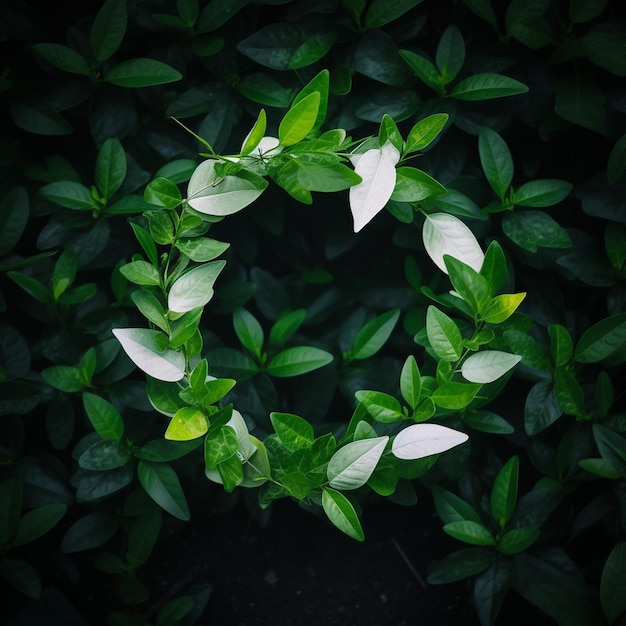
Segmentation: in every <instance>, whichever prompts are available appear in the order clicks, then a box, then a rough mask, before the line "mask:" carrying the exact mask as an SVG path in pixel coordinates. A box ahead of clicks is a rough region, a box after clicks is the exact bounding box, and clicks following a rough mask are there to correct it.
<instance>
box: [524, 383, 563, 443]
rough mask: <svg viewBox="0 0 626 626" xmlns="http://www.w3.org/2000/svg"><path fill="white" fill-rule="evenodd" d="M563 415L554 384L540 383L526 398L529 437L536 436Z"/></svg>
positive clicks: (525, 409) (525, 412)
mask: <svg viewBox="0 0 626 626" xmlns="http://www.w3.org/2000/svg"><path fill="white" fill-rule="evenodd" d="M562 414H563V411H562V410H561V408H560V407H559V405H558V404H557V401H556V397H555V395H554V389H553V386H552V383H551V382H549V381H541V382H538V383H536V384H535V385H534V386H533V387H532V389H531V390H530V392H529V393H528V395H527V396H526V403H525V406H524V428H525V429H526V432H527V433H528V434H529V435H536V434H537V433H540V432H541V431H542V430H545V429H546V428H548V427H549V426H550V425H551V424H553V423H554V422H555V421H556V420H557V419H559V417H560V416H561V415H562Z"/></svg>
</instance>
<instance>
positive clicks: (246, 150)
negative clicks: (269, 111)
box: [241, 109, 267, 155]
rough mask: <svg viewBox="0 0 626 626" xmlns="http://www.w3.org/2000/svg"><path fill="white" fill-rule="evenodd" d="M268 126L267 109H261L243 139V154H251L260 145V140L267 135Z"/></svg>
mask: <svg viewBox="0 0 626 626" xmlns="http://www.w3.org/2000/svg"><path fill="white" fill-rule="evenodd" d="M266 128H267V115H266V114H265V109H261V110H260V111H259V116H258V117H257V119H256V122H254V126H253V127H252V129H251V130H250V132H249V133H248V134H247V136H246V138H245V139H244V140H243V145H242V146H241V154H242V155H246V154H250V153H251V152H252V151H253V150H254V149H255V148H256V147H257V146H258V145H259V142H260V141H261V139H263V137H264V136H265V130H266Z"/></svg>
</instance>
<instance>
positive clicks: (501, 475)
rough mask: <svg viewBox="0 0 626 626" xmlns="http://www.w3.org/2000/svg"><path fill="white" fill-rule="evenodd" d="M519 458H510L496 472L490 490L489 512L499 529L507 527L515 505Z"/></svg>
mask: <svg viewBox="0 0 626 626" xmlns="http://www.w3.org/2000/svg"><path fill="white" fill-rule="evenodd" d="M518 477H519V457H518V456H512V457H511V458H510V459H509V460H508V461H507V462H506V463H505V464H504V466H503V467H502V469H501V470H500V471H499V472H498V474H497V476H496V479H495V481H494V483H493V487H492V489H491V501H490V502H491V512H492V514H493V516H494V517H495V519H496V521H497V522H498V524H499V525H500V528H501V529H504V527H505V526H506V525H507V523H508V521H509V520H510V519H511V516H512V515H513V511H514V510H515V505H516V503H517V485H518Z"/></svg>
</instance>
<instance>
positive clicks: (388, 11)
mask: <svg viewBox="0 0 626 626" xmlns="http://www.w3.org/2000/svg"><path fill="white" fill-rule="evenodd" d="M421 2H422V0H396V1H395V2H394V3H393V4H392V5H389V3H388V2H386V0H373V2H372V3H371V4H370V6H369V8H368V10H367V13H366V15H365V29H366V30H372V29H374V28H380V27H381V26H385V24H389V23H390V22H393V21H394V20H397V19H398V18H399V17H401V16H402V15H404V14H405V13H406V12H407V11H410V10H411V9H412V8H413V7H416V6H417V5H418V4H420V3H421Z"/></svg>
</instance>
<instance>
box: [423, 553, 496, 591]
mask: <svg viewBox="0 0 626 626" xmlns="http://www.w3.org/2000/svg"><path fill="white" fill-rule="evenodd" d="M493 558H494V555H493V551H492V550H490V549H489V548H463V549H462V550H457V551H456V552H453V553H452V554H449V555H448V556H446V557H444V558H443V559H441V561H439V562H438V563H437V564H436V565H435V567H434V568H433V569H432V570H430V572H429V573H428V579H427V580H428V582H429V583H430V584H431V585H441V584H444V583H452V582H456V581H458V580H463V579H465V578H470V577H472V576H475V575H476V574H480V573H481V572H483V571H484V570H486V569H487V568H488V567H489V566H490V565H491V564H492V563H493Z"/></svg>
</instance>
